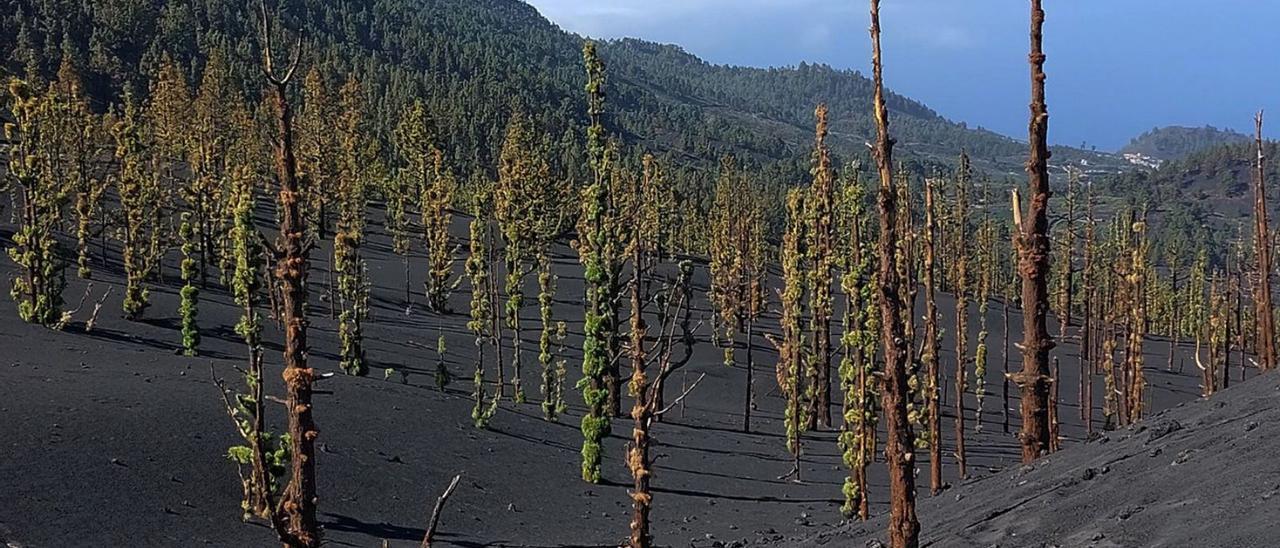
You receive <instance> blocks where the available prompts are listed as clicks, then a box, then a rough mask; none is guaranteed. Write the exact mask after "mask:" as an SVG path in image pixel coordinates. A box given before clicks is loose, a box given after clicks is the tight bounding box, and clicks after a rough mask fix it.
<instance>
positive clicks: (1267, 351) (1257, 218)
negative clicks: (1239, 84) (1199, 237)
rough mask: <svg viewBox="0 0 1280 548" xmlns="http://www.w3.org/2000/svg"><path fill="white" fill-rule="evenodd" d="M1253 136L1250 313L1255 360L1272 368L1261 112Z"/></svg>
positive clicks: (1268, 237) (1273, 340) (1272, 324)
mask: <svg viewBox="0 0 1280 548" xmlns="http://www.w3.org/2000/svg"><path fill="white" fill-rule="evenodd" d="M1254 128H1255V130H1256V135H1255V139H1254V144H1255V149H1256V152H1257V161H1256V162H1255V163H1254V166H1253V167H1254V171H1253V222H1254V234H1253V238H1254V246H1255V249H1256V251H1255V255H1256V258H1257V261H1258V265H1257V269H1256V270H1257V272H1256V274H1257V276H1258V285H1257V286H1256V287H1254V301H1253V302H1254V308H1255V309H1256V312H1255V313H1254V318H1255V321H1256V322H1257V328H1256V337H1257V343H1256V344H1257V353H1258V363H1259V365H1260V366H1261V368H1262V369H1263V370H1264V371H1266V370H1270V369H1274V368H1275V367H1276V359H1277V358H1276V326H1275V309H1274V308H1273V307H1272V305H1271V269H1272V268H1273V267H1274V266H1275V263H1274V262H1272V260H1271V253H1272V251H1273V250H1272V242H1271V225H1270V224H1269V223H1268V221H1267V189H1266V168H1267V157H1266V154H1265V152H1264V148H1265V147H1264V146H1263V142H1262V112H1261V111H1259V112H1258V114H1257V116H1255V117H1254Z"/></svg>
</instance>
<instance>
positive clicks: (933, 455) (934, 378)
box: [922, 179, 942, 496]
mask: <svg viewBox="0 0 1280 548" xmlns="http://www.w3.org/2000/svg"><path fill="white" fill-rule="evenodd" d="M924 184H925V187H924V219H925V221H924V309H925V313H924V348H925V350H924V355H923V356H922V358H924V362H925V370H926V371H925V374H926V375H927V376H928V381H927V382H928V392H927V393H926V397H927V398H928V404H929V492H930V493H931V494H932V495H934V496H937V495H938V494H940V493H941V492H942V415H941V413H942V409H941V406H940V405H938V385H939V380H940V378H941V376H942V375H941V368H940V367H939V364H938V354H939V350H940V349H939V345H938V303H937V298H936V297H937V295H936V293H937V285H936V284H937V280H936V279H935V277H936V275H937V257H936V256H935V255H936V252H937V250H936V249H935V247H936V243H937V237H938V232H937V226H936V224H935V219H934V195H933V192H934V181H933V179H925V182H924Z"/></svg>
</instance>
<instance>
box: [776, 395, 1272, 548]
mask: <svg viewBox="0 0 1280 548" xmlns="http://www.w3.org/2000/svg"><path fill="white" fill-rule="evenodd" d="M1277 397H1280V376H1277V375H1275V374H1270V375H1265V376H1263V377H1260V378H1258V379H1255V380H1253V381H1250V382H1247V383H1244V384H1240V385H1236V386H1233V387H1232V388H1230V389H1228V390H1224V391H1221V392H1219V393H1218V394H1216V395H1214V396H1213V397H1211V398H1209V399H1196V400H1193V401H1191V402H1188V403H1185V404H1179V405H1178V406H1177V407H1176V408H1174V409H1171V410H1168V411H1165V412H1161V413H1158V414H1156V415H1155V416H1153V417H1151V418H1150V419H1149V420H1147V421H1145V422H1144V423H1142V424H1139V425H1137V426H1135V427H1132V428H1129V429H1126V430H1122V431H1116V432H1109V433H1106V434H1104V435H1102V436H1101V437H1099V438H1097V439H1096V440H1092V441H1091V442H1090V443H1088V444H1085V445H1083V446H1078V447H1073V448H1069V449H1067V450H1065V451H1062V452H1060V453H1057V454H1055V455H1052V456H1050V457H1048V458H1045V459H1043V460H1041V461H1039V462H1037V463H1035V464H1034V465H1030V466H1022V467H1018V468H1016V469H1013V470H1009V471H1007V472H1005V473H1002V474H999V475H996V476H993V477H989V478H984V479H981V480H977V481H972V482H968V483H966V484H964V485H961V486H959V487H957V488H956V489H953V490H951V491H948V492H946V493H945V494H944V495H943V496H939V497H934V498H929V499H927V500H925V501H923V502H922V503H921V504H920V506H919V507H918V510H919V515H920V520H921V524H922V525H921V526H922V536H921V546H948V547H951V546H955V547H963V546H1082V547H1083V546H1090V547H1098V548H1103V547H1123V546H1147V547H1165V546H1167V547H1177V546H1204V547H1229V546H1274V545H1276V543H1277V542H1278V541H1280V532H1277V531H1276V530H1275V528H1274V527H1273V525H1272V524H1274V523H1275V521H1276V519H1280V506H1277V505H1276V504H1275V501H1274V500H1273V499H1274V498H1275V497H1276V495H1278V494H1280V471H1277V470H1276V468H1275V467H1274V466H1271V464H1270V463H1271V461H1272V460H1273V459H1274V455H1276V453H1277V452H1278V451H1280V441H1278V440H1280V407H1277V406H1276V405H1275V401H1276V398H1277ZM883 526H884V523H883V519H882V518H881V519H876V520H873V521H871V522H868V523H865V524H862V523H859V524H853V525H848V526H845V527H843V528H840V529H838V530H835V531H831V532H825V533H821V534H818V535H815V536H811V537H809V538H807V539H805V540H802V541H801V540H797V541H788V542H787V543H785V545H786V546H798V547H813V546H821V545H829V544H836V545H842V546H863V545H864V544H865V545H866V546H872V545H874V544H876V543H877V542H878V541H877V540H876V539H877V538H880V532H881V530H882V528H883Z"/></svg>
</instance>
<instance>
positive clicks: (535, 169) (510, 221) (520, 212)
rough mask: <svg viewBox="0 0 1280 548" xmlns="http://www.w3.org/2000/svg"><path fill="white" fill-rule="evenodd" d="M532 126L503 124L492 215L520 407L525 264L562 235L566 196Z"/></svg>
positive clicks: (520, 117)
mask: <svg viewBox="0 0 1280 548" xmlns="http://www.w3.org/2000/svg"><path fill="white" fill-rule="evenodd" d="M531 125H532V121H531V120H530V119H529V118H528V117H527V116H526V115H525V114H524V112H523V111H521V110H519V109H517V110H516V112H514V113H513V114H512V115H511V120H510V121H509V122H508V124H507V132H506V139H505V140H504V141H503V145H502V153H501V155H500V156H499V160H498V184H497V186H496V187H495V188H494V215H495V217H496V218H497V220H498V228H499V230H500V231H501V233H502V242H503V252H504V254H505V264H506V279H505V282H506V283H505V292H506V294H507V301H506V304H505V305H504V308H503V309H504V317H505V325H506V327H507V329H509V330H510V331H511V349H512V363H511V365H512V376H511V384H512V388H513V389H514V390H515V401H516V403H523V402H524V399H525V395H524V389H523V388H522V387H521V377H522V372H521V369H522V365H523V354H524V353H523V352H522V351H521V348H520V346H521V345H520V341H521V335H520V328H521V317H520V316H521V312H522V311H523V309H524V280H525V277H526V276H528V274H529V271H530V267H529V263H530V262H532V261H535V260H536V259H537V257H538V256H539V255H543V254H545V253H546V251H545V250H546V248H547V247H548V246H549V245H550V244H551V242H552V241H553V240H554V239H555V238H556V237H557V236H559V235H560V233H561V232H562V230H563V226H564V224H565V222H564V221H565V219H566V218H567V215H565V207H564V205H563V204H564V203H565V202H566V200H565V199H564V197H565V193H564V192H563V191H561V190H558V188H562V186H563V185H561V182H560V181H556V180H553V179H552V176H551V167H550V164H548V162H547V160H546V159H545V156H546V152H545V150H546V145H545V143H542V142H540V141H538V140H537V139H536V138H535V132H534V129H533V128H532V127H531Z"/></svg>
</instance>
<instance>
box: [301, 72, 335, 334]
mask: <svg viewBox="0 0 1280 548" xmlns="http://www.w3.org/2000/svg"><path fill="white" fill-rule="evenodd" d="M302 97H303V107H304V108H303V110H302V113H301V116H300V117H299V120H298V153H299V154H298V168H299V169H300V170H301V173H300V176H301V178H300V182H301V183H302V184H303V188H302V192H303V197H304V200H305V201H304V204H303V205H304V207H303V210H302V211H303V214H304V215H305V216H306V218H307V222H308V223H310V224H311V225H312V229H313V230H314V234H315V235H316V239H317V240H324V239H325V238H327V237H329V221H330V219H331V218H332V217H333V215H334V210H335V209H336V208H335V206H334V200H335V199H336V198H337V197H338V184H339V177H340V173H339V171H340V169H341V168H340V166H339V160H340V158H341V157H342V155H341V153H340V152H339V146H338V135H339V132H337V131H334V121H335V120H337V119H338V117H339V116H340V115H341V109H340V107H339V105H338V100H337V98H336V97H334V94H333V93H332V91H331V90H330V87H329V83H328V80H327V78H326V77H325V75H324V74H323V73H322V72H321V71H320V68H319V67H317V66H313V67H311V69H310V70H309V71H308V72H307V76H306V78H305V79H304V82H303V84H302ZM334 269H335V265H334V264H333V261H332V260H330V261H329V270H328V279H327V280H326V285H327V291H326V294H325V295H324V296H323V297H322V300H328V302H329V317H330V318H334V319H336V318H337V317H338V316H337V305H338V296H337V286H336V285H335V284H334Z"/></svg>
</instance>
